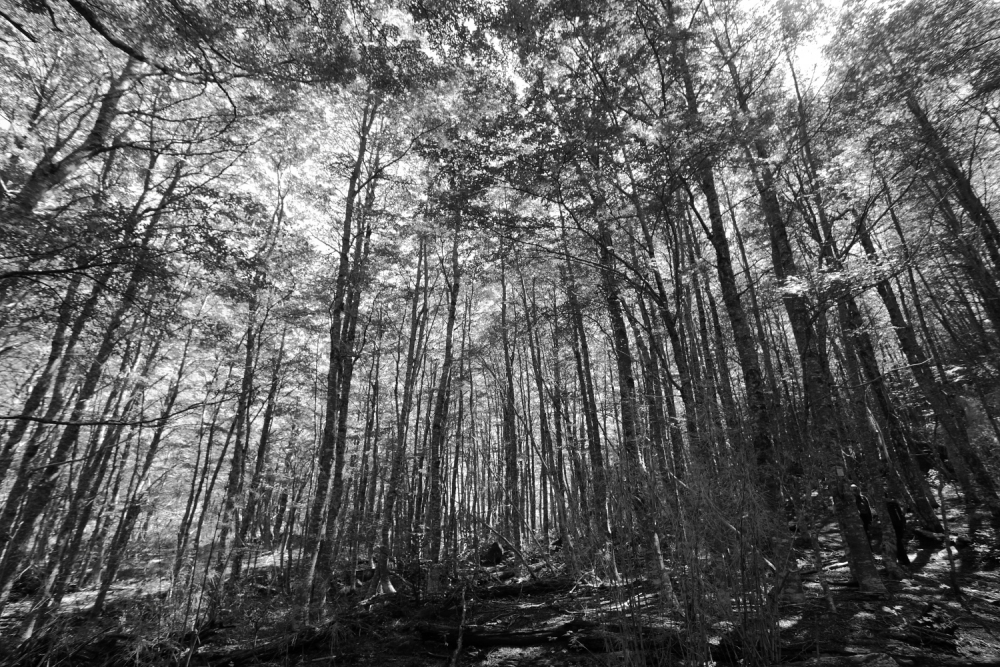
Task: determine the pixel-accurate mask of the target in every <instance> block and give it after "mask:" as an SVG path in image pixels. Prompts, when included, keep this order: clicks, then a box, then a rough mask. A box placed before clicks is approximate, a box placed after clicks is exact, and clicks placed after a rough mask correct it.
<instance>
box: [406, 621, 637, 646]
mask: <svg viewBox="0 0 1000 667" xmlns="http://www.w3.org/2000/svg"><path fill="white" fill-rule="evenodd" d="M416 631H417V633H418V634H419V635H420V637H421V639H423V640H424V641H427V642H442V643H444V644H446V645H447V646H448V647H449V648H455V647H456V646H457V645H458V634H459V631H458V629H457V628H454V627H447V626H441V625H433V624H429V623H422V624H420V625H418V626H417V627H416ZM571 643H572V644H573V645H577V646H580V647H581V648H585V649H587V650H589V651H593V652H605V651H609V650H616V649H617V648H619V647H620V639H619V638H618V637H617V636H616V635H614V634H612V633H609V632H606V631H605V630H603V629H602V627H601V626H600V625H599V624H597V623H594V622H593V621H586V620H584V619H581V618H576V619H573V620H572V621H569V622H568V623H563V624H562V625H559V626H556V627H554V628H550V629H547V630H528V631H522V632H510V631H506V630H490V629H487V628H481V627H474V626H465V627H464V628H463V629H462V645H463V646H465V647H475V648H499V647H508V648H524V647H527V646H552V645H553V644H561V645H567V646H568V645H570V644H571Z"/></svg>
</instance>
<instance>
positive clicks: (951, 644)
mask: <svg viewBox="0 0 1000 667" xmlns="http://www.w3.org/2000/svg"><path fill="white" fill-rule="evenodd" d="M949 523H950V524H951V526H950V527H951V529H952V531H953V532H952V535H953V537H955V538H956V541H957V542H958V543H959V544H958V545H956V546H946V545H945V544H934V543H932V542H929V541H927V540H924V541H923V542H918V541H917V540H916V539H914V540H911V541H910V543H909V551H910V556H911V561H912V564H911V567H910V568H909V569H908V573H907V577H906V578H905V579H904V580H903V581H899V582H895V581H887V586H888V589H889V591H888V594H885V595H875V594H869V593H863V592H861V591H859V590H858V589H857V587H856V586H852V585H851V584H850V574H849V572H848V569H847V564H846V562H844V561H843V558H842V553H843V552H842V549H841V545H840V543H839V537H838V536H837V531H836V526H835V524H828V525H827V526H825V527H824V528H823V530H822V531H821V533H820V545H821V550H820V556H821V561H822V565H823V567H822V570H821V571H820V572H821V573H822V574H821V575H820V576H817V574H816V571H815V569H814V564H815V561H814V560H813V556H812V553H811V552H810V553H802V554H801V560H800V564H801V566H802V575H803V576H802V579H803V587H802V594H799V595H791V596H786V597H785V598H784V599H783V601H782V602H781V604H780V605H779V606H778V607H777V609H778V612H777V615H776V616H775V617H774V618H772V619H771V620H770V621H766V622H764V623H763V624H762V623H761V622H760V621H761V619H760V615H759V614H747V615H746V617H747V619H749V620H750V621H753V622H756V623H757V626H758V628H759V627H760V626H761V625H765V626H766V625H767V624H768V623H770V624H771V627H772V628H773V627H774V624H776V625H777V627H778V628H779V629H778V632H777V633H771V635H770V636H772V637H777V641H776V642H771V643H770V644H769V645H768V646H764V645H762V644H760V643H756V644H754V642H747V641H745V638H746V637H747V636H749V635H748V634H747V633H750V634H753V632H754V631H753V630H752V629H750V628H749V625H750V624H749V623H741V622H740V617H739V615H738V613H737V614H734V615H733V617H732V618H735V620H736V622H735V623H728V624H727V623H725V622H721V623H720V622H716V623H714V624H713V623H706V624H705V626H706V627H700V628H697V629H696V628H694V627H692V625H691V624H690V619H691V618H692V617H693V616H692V610H691V609H687V610H686V611H687V613H684V610H680V611H678V610H672V609H671V608H670V607H669V606H668V605H667V604H666V603H665V601H664V600H663V599H662V595H661V593H660V591H658V590H657V587H656V586H653V585H651V584H649V583H644V582H631V583H627V584H625V583H623V584H619V585H610V584H607V583H605V584H599V583H598V582H596V581H595V580H591V581H589V582H588V581H586V580H581V579H577V580H574V579H572V578H569V577H567V576H565V575H564V574H560V564H559V560H560V559H559V556H561V554H558V555H556V556H555V557H552V558H547V559H543V560H542V561H539V565H541V567H538V569H537V574H536V575H534V576H530V575H529V572H528V569H529V568H526V567H525V566H524V564H523V563H522V564H519V565H517V564H514V563H513V562H512V561H508V562H507V563H505V564H503V565H500V566H497V567H495V568H490V569H480V570H479V571H478V573H479V574H480V575H484V576H483V577H482V578H480V579H478V580H475V581H472V580H471V579H469V580H467V582H466V584H464V585H462V586H460V587H457V588H456V587H452V588H451V589H450V590H449V591H448V592H446V593H445V594H443V595H441V596H436V597H433V598H425V599H423V600H418V599H415V598H414V596H412V595H410V594H409V593H406V592H403V593H399V594H395V595H391V596H381V597H374V596H372V597H368V598H364V597H363V594H362V593H361V592H360V589H359V591H358V592H344V593H342V594H341V595H340V596H339V597H338V598H337V599H336V600H335V608H336V612H335V613H334V614H333V615H332V616H331V619H332V620H328V621H326V622H324V623H322V624H320V625H318V626H313V627H309V628H304V627H303V625H302V624H301V623H299V622H297V620H296V617H295V615H294V611H293V610H294V605H293V601H292V600H291V599H290V598H286V597H285V596H283V595H282V594H281V593H280V592H275V591H274V589H271V588H268V587H267V586H257V588H256V590H254V589H252V588H248V589H247V591H245V592H244V593H241V594H240V595H239V596H236V597H234V598H233V599H231V600H229V604H228V606H227V609H226V612H225V616H224V617H223V622H222V623H221V624H220V626H219V627H216V628H212V629H210V631H208V632H204V633H203V634H202V636H201V637H200V639H196V638H195V637H194V635H193V634H192V633H187V634H186V635H183V636H179V637H178V636H171V635H164V633H163V632H162V631H159V634H158V631H157V627H159V628H162V627H164V625H163V623H162V619H163V618H164V616H163V609H164V608H165V607H166V606H168V605H165V604H164V602H163V598H162V596H160V595H156V594H152V595H151V594H149V593H146V594H144V595H142V596H140V597H136V596H135V595H134V594H133V596H132V597H131V598H130V597H129V596H128V591H132V592H133V593H134V591H136V588H135V587H132V588H127V587H123V588H121V589H119V591H118V597H117V599H116V600H115V601H114V603H113V604H112V605H111V606H110V607H109V610H108V612H107V613H105V614H104V615H103V616H102V617H101V618H99V619H92V618H90V617H88V616H87V615H86V614H85V611H84V608H85V606H86V600H87V595H86V593H87V592H86V591H84V592H81V593H82V594H81V596H80V597H79V599H78V601H79V606H78V607H77V608H76V609H75V610H74V609H73V605H67V607H66V611H65V612H64V614H63V617H61V619H60V624H59V625H58V627H59V632H58V633H53V632H47V633H42V634H41V639H39V640H37V641H35V642H33V643H32V644H31V645H30V646H25V645H23V644H22V645H21V646H18V644H17V643H16V642H15V641H14V639H13V636H14V634H15V632H14V631H15V629H16V627H17V620H18V616H19V615H23V614H24V612H25V611H26V607H25V606H24V605H26V604H27V603H23V604H22V605H11V606H10V608H9V609H8V611H7V613H6V614H5V617H4V618H3V619H2V622H0V665H4V666H5V667H6V666H12V665H24V666H27V665H42V664H45V665H57V664H58V665H64V666H66V667H70V666H84V665H86V666H91V665H94V666H99V665H107V666H110V665H116V666H124V665H188V666H191V667H196V666H200V667H244V666H250V665H258V666H262V667H264V666H267V667H279V666H280V667H290V666H292V665H317V666H318V665H361V666H376V667H425V666H427V667H429V666H432V665H433V666H439V665H442V666H443V665H468V666H473V665H475V666H482V667H500V666H510V667H513V666H515V665H548V666H551V667H591V666H593V667H598V666H601V667H610V666H612V665H696V664H697V665H702V664H704V665H710V664H718V665H726V664H732V665H745V664H757V665H761V664H775V665H778V664H780V665H786V666H790V665H796V666H804V665H817V666H834V665H866V666H868V667H887V666H890V665H917V666H924V665H926V666H932V665H942V666H951V667H958V666H964V665H998V666H1000V544H998V541H997V537H998V536H997V535H996V533H995V531H994V529H992V528H987V527H986V526H987V525H988V522H985V521H983V522H979V521H978V520H976V519H973V521H972V525H971V526H970V525H969V522H968V521H967V520H966V519H965V518H964V516H961V515H960V514H959V513H957V512H956V513H953V515H952V516H950V517H949ZM970 528H971V530H970ZM959 536H965V537H966V538H968V539H959ZM545 561H548V562H547V563H546V562H545ZM536 567H537V566H533V567H531V568H530V569H531V570H535V569H536ZM820 578H822V580H824V581H825V582H826V584H827V590H828V591H829V594H826V593H825V592H824V590H823V587H822V586H821V583H820ZM956 585H957V587H956ZM400 588H401V590H403V588H402V586H401V587H400ZM157 618H159V619H160V623H159V625H157V620H156V619H157ZM143 619H145V620H143ZM227 621H228V622H227ZM144 623H145V624H144ZM741 629H742V631H743V632H744V634H743V635H742V639H741V634H740V633H741ZM695 634H697V637H694V636H693V635H695ZM756 634H757V636H762V635H764V634H766V633H762V632H761V631H760V630H759V629H758V630H757V631H756ZM459 639H460V640H461V645H460V646H459V643H458V640H459ZM748 644H749V645H750V648H747V646H748ZM693 646H696V647H697V646H700V647H701V648H700V649H694V651H695V652H694V653H692V647H693ZM698 651H700V653H699V652H698Z"/></svg>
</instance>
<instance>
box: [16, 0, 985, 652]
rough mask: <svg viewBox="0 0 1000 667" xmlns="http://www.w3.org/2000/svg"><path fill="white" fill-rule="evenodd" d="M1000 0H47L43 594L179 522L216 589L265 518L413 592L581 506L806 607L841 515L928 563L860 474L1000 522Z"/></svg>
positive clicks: (29, 155) (34, 5)
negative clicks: (827, 539)
mask: <svg viewBox="0 0 1000 667" xmlns="http://www.w3.org/2000/svg"><path fill="white" fill-rule="evenodd" d="M998 37H1000V13H998V12H997V11H996V7H995V6H993V5H992V4H991V3H984V2H975V1H974V0H963V1H961V2H937V1H935V0H909V1H908V2H902V3H894V4H891V5H887V4H883V3H865V2H858V1H852V2H847V3H845V4H844V6H843V7H840V8H838V9H836V10H833V9H830V8H824V7H823V6H821V5H819V4H818V3H811V2H794V1H792V0H779V1H778V2H775V3H767V2H764V3H743V2H735V1H734V0H715V1H713V2H709V3H704V2H698V3H695V2H680V1H677V2H675V1H673V0H634V1H633V0H598V1H593V2H586V3H575V2H565V3H564V2H551V3H550V2H530V1H529V2H517V3H510V4H508V5H494V6H492V7H491V8H489V9H485V8H480V7H478V6H477V3H471V4H467V3H458V2H450V1H447V0H444V1H442V2H423V3H417V4H413V5H406V4H398V5H397V4H392V3H391V2H385V3H381V2H379V3H341V2H339V1H336V0H321V1H319V2H316V1H313V2H306V1H297V0H279V1H277V2H271V3H236V2H203V3H180V2H158V1H156V2H154V1H153V0H150V1H148V2H146V1H144V0H122V1H121V2H110V1H106V0H65V1H64V2H54V1H53V2H41V3H39V2H28V1H26V0H23V1H21V2H15V3H14V5H13V6H12V7H9V8H7V9H4V10H3V11H2V12H0V63H2V66H0V82H2V84H0V86H2V87H0V90H2V95H0V142H2V148H3V151H2V153H3V156H2V158H0V186H2V190H0V230H2V233H0V257H2V260H0V369H2V371H0V372H2V373H3V382H2V383H0V404H2V408H0V412H2V414H0V419H2V421H0V610H2V609H3V608H4V607H6V606H7V605H8V603H9V602H10V601H11V600H12V594H13V595H14V596H15V597H18V596H20V595H23V590H24V589H25V588H26V585H25V581H26V580H28V579H30V580H31V581H33V585H32V586H27V588H28V589H30V593H31V595H32V596H33V598H32V599H33V601H34V604H32V605H31V607H30V611H28V612H27V613H26V614H25V617H24V619H23V621H22V623H23V625H22V628H21V633H22V635H23V636H25V637H30V636H31V635H32V634H34V633H36V632H38V630H39V628H41V627H44V625H45V624H46V623H47V622H49V621H50V620H51V619H52V618H53V617H54V614H55V613H56V612H57V610H58V609H59V608H60V605H61V604H63V601H64V599H65V597H66V596H67V594H69V593H70V592H71V591H74V590H77V589H78V588H79V587H96V589H97V590H98V592H97V594H96V599H95V600H94V602H93V610H94V612H95V613H100V612H101V611H102V609H103V608H104V607H105V605H106V604H107V601H108V596H109V594H111V593H112V590H113V585H114V584H115V582H116V580H119V579H121V578H122V577H124V576H126V575H127V574H129V572H128V571H132V570H134V567H135V563H136V562H141V561H147V560H149V559H150V558H152V559H154V560H153V561H152V562H155V563H156V564H157V566H156V569H155V574H156V576H158V577H160V578H161V579H162V580H163V581H164V582H165V585H167V586H168V587H169V590H170V595H171V597H170V600H171V601H173V602H175V603H176V604H175V605H174V606H172V607H171V609H175V611H176V616H175V617H172V621H171V622H172V623H173V624H174V625H175V626H176V628H177V629H180V630H183V629H185V628H189V627H202V626H203V624H204V623H205V622H206V619H208V620H209V621H214V620H215V619H217V618H218V617H220V615H224V614H225V613H226V610H227V609H228V606H227V605H229V601H230V600H231V599H232V597H231V596H232V595H233V594H234V591H238V590H239V587H240V585H241V581H242V580H243V579H244V578H245V577H246V576H248V572H251V571H256V570H258V569H259V566H260V565H261V563H260V562H258V561H259V559H260V558H262V557H264V558H266V559H267V560H266V562H267V564H268V566H269V568H271V570H272V571H273V572H275V573H277V574H276V575H275V576H276V577H277V581H278V582H279V584H280V586H282V587H284V588H285V590H287V591H289V592H291V593H292V594H293V595H295V597H296V599H297V600H298V604H299V605H300V606H301V610H302V613H303V614H304V615H305V616H306V617H307V618H311V619H315V618H319V617H322V616H323V615H324V614H325V613H326V610H327V609H328V608H329V607H328V603H329V602H330V600H331V598H332V596H334V595H336V594H337V591H338V589H339V587H340V586H341V585H342V580H343V577H342V576H341V573H343V572H349V573H351V575H350V576H349V577H348V585H349V586H350V587H353V586H354V585H355V578H354V576H353V573H354V571H355V569H356V568H357V563H358V562H359V560H360V559H363V560H367V561H370V562H371V565H372V567H373V569H374V577H373V578H372V582H371V583H370V584H369V585H370V587H371V588H370V591H371V592H373V593H374V592H376V591H378V592H382V593H385V592H389V591H391V590H392V589H393V588H394V587H398V586H399V585H400V582H401V581H406V582H408V583H410V584H414V585H416V586H417V587H421V586H423V587H431V588H433V587H434V586H435V582H436V581H437V580H439V579H440V577H441V576H442V573H443V572H445V571H452V572H458V571H459V569H460V568H459V564H460V563H461V562H464V561H465V560H466V559H469V558H470V557H471V558H472V559H473V560H475V558H476V557H477V556H478V555H479V554H482V553H483V552H484V551H485V549H486V547H487V546H488V545H489V544H491V543H493V542H498V543H499V544H500V546H501V547H502V548H503V549H504V550H508V551H514V552H516V553H517V554H519V555H521V554H524V553H529V552H538V551H542V552H546V551H547V550H548V549H549V548H550V545H551V544H553V543H556V541H557V540H559V542H558V544H560V545H563V547H564V549H565V552H566V555H567V563H568V564H569V567H571V568H572V569H573V571H574V572H575V573H577V574H581V573H590V574H591V575H593V576H596V577H599V578H610V579H615V580H618V579H620V578H634V577H649V578H650V579H652V580H653V581H654V582H655V585H656V586H657V587H658V588H659V589H660V592H661V593H662V596H661V599H663V600H664V601H666V604H668V605H671V606H673V607H674V608H675V609H676V610H677V612H678V613H680V614H682V615H684V616H685V618H686V619H687V621H688V623H689V624H691V627H695V628H696V627H701V624H710V623H713V622H715V621H716V620H718V619H720V618H722V619H729V618H730V617H733V615H734V613H735V612H734V611H733V610H734V609H744V610H746V609H751V608H752V609H755V610H757V612H758V614H757V615H758V616H759V618H760V619H761V623H762V624H763V625H761V628H763V629H760V628H758V629H757V630H753V629H752V628H750V627H749V626H748V625H747V622H746V620H745V619H744V620H743V621H742V622H743V625H744V627H746V628H747V630H746V631H747V632H767V629H766V628H765V627H764V626H765V625H766V623H767V618H769V617H768V615H767V614H766V613H765V610H766V609H767V608H771V609H773V605H775V604H779V603H780V599H781V597H780V595H778V592H780V591H781V590H782V589H784V588H786V587H787V586H789V585H792V584H794V581H795V579H796V577H795V573H796V570H797V569H798V568H799V567H800V564H799V563H797V562H796V561H795V559H794V558H791V557H790V553H791V552H790V551H789V549H790V545H791V538H790V535H789V533H788V531H787V529H786V522H787V521H788V520H789V519H791V520H793V521H794V523H795V525H797V528H798V530H799V531H800V532H799V535H800V536H801V535H802V534H805V535H806V536H808V535H809V534H810V533H811V532H812V531H813V530H814V529H815V528H816V526H817V525H819V523H820V522H821V521H823V520H824V519H826V518H827V517H829V516H830V515H831V513H832V514H833V515H834V516H835V517H836V519H837V521H838V522H839V525H840V530H841V534H842V536H843V538H844V544H845V545H846V550H847V553H846V557H847V559H848V561H849V563H850V567H851V572H852V574H853V576H854V577H855V578H856V580H857V581H858V583H859V584H860V586H861V587H862V588H863V589H867V590H870V591H872V592H875V593H878V592H880V591H884V583H883V580H884V578H885V577H887V576H900V575H901V574H902V571H901V569H900V565H899V564H897V554H896V542H895V540H894V539H891V537H890V536H891V535H892V527H891V525H890V523H889V522H888V521H882V522H881V530H882V531H883V532H884V533H885V535H886V536H887V537H890V539H883V540H881V541H880V542H879V541H876V544H881V549H882V550H883V553H873V552H872V549H871V546H870V545H871V542H870V540H869V539H867V536H866V530H867V528H866V527H865V526H863V525H862V521H861V519H860V518H859V514H858V512H857V510H856V505H855V500H854V498H853V496H852V492H851V490H850V485H851V484H857V485H858V486H859V487H860V488H861V489H862V490H864V491H865V492H866V494H867V495H868V496H869V497H870V498H871V501H872V504H873V505H874V507H875V509H876V512H877V513H878V514H880V515H881V516H883V517H888V516H890V512H889V509H888V507H889V506H891V505H893V504H898V505H899V506H901V507H905V508H908V510H910V511H912V512H913V521H914V522H915V523H916V524H919V525H920V526H921V527H923V528H926V529H927V530H930V531H941V530H942V526H941V519H940V517H941V511H940V509H939V508H938V503H939V502H940V501H941V496H940V493H939V489H940V487H939V486H937V484H938V483H942V484H943V483H945V482H949V483H954V485H955V487H956V488H957V489H958V490H959V491H960V493H961V498H962V499H963V501H964V502H965V504H966V506H967V508H968V510H969V511H970V512H981V513H985V514H987V515H989V516H991V517H992V518H993V519H995V520H1000V495H998V482H997V481H996V480H997V465H998V460H997V458H998V457H997V444H998V440H1000V427H998V425H997V420H996V412H997V409H998V400H1000V399H998V394H997V379H998V378H997V374H998V371H1000V365H998V356H997V353H998V350H1000V338H998V332H1000V282H998V281H1000V227H998V225H997V223H996V220H995V218H994V215H993V214H994V209H995V205H994V199H995V193H994V191H993V186H994V185H995V181H996V176H995V174H996V172H997V169H996V167H997V163H996V159H997V139H998V136H1000V122H998V114H1000V97H998V93H1000V51H998V46H997V45H998V44H1000V39H998ZM821 47H822V51H821ZM821 52H822V54H823V55H822V57H820V53H821ZM262 554H263V556H262ZM816 563H817V564H818V563H819V561H818V558H817V561H816ZM878 566H882V569H881V570H880V569H879V567H878ZM413 572H419V573H422V575H421V576H422V579H423V581H424V583H423V584H420V583H415V580H414V578H413V575H412V573H413ZM147 574H149V572H147ZM400 577H401V578H400ZM733 599H736V600H738V601H740V604H738V605H737V606H736V607H733V605H732V604H731V601H732V600H733ZM741 605H742V606H741ZM768 605H772V606H771V607H768ZM172 613H173V612H172ZM693 636H694V637H695V638H696V640H697V637H699V636H700V635H697V633H696V634H695V635H693ZM693 641H695V640H693ZM696 644H697V641H695V644H693V645H692V648H691V650H692V651H694V652H695V654H699V653H698V651H704V650H706V649H705V647H704V646H703V645H696ZM699 646H700V647H699ZM765 653H766V651H765ZM764 657H766V656H764ZM762 659H764V658H762Z"/></svg>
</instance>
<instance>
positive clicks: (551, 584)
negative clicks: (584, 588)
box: [475, 578, 576, 600]
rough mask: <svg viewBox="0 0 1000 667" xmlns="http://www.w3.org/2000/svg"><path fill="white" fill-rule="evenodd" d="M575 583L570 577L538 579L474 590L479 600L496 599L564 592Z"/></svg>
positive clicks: (569, 589) (570, 588)
mask: <svg viewBox="0 0 1000 667" xmlns="http://www.w3.org/2000/svg"><path fill="white" fill-rule="evenodd" d="M575 585H576V582H574V581H573V580H572V579H569V578H560V579H538V580H535V581H529V582H524V583H520V584H504V585H502V586H491V587H489V588H481V589H478V590H476V591H475V595H476V597H478V598H479V599H480V600H497V599H500V598H518V597H522V596H524V595H548V594H551V593H566V592H569V591H571V590H572V589H573V587H574V586H575Z"/></svg>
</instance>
